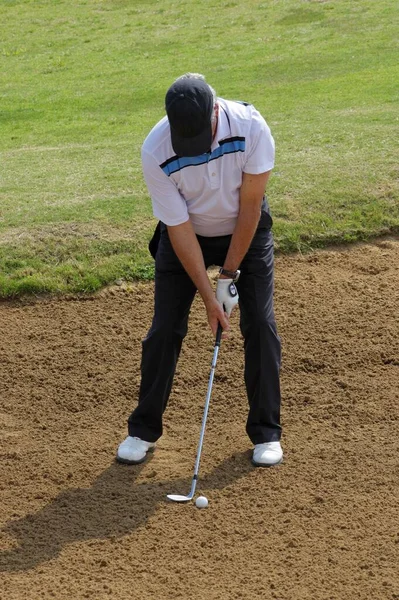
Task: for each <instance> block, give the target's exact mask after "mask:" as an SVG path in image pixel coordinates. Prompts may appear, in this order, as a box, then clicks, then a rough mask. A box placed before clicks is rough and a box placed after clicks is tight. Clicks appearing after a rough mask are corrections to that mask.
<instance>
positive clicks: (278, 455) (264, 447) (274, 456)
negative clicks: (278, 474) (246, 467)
mask: <svg viewBox="0 0 399 600" xmlns="http://www.w3.org/2000/svg"><path fill="white" fill-rule="evenodd" d="M282 460H283V449H282V448H281V444H280V442H265V443H264V444H256V445H255V448H254V452H253V455H252V463H253V464H254V465H255V466H256V467H272V466H273V465H278V464H280V463H281V462H282Z"/></svg>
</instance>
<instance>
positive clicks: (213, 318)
mask: <svg viewBox="0 0 399 600" xmlns="http://www.w3.org/2000/svg"><path fill="white" fill-rule="evenodd" d="M205 308H206V312H207V316H208V323H209V325H210V328H211V329H212V333H213V335H214V336H216V332H217V328H218V324H219V323H220V324H221V326H222V329H223V335H222V338H223V339H225V338H226V337H227V332H228V330H229V329H230V322H229V318H228V317H227V315H226V313H225V312H224V310H223V306H222V305H221V304H220V303H219V302H218V300H217V299H216V297H215V296H213V299H212V300H211V301H209V302H206V304H205Z"/></svg>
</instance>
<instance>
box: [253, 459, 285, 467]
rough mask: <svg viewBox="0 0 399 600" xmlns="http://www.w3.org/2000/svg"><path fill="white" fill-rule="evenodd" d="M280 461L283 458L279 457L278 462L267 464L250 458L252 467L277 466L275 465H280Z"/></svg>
mask: <svg viewBox="0 0 399 600" xmlns="http://www.w3.org/2000/svg"><path fill="white" fill-rule="evenodd" d="M282 462H283V459H282V458H281V459H280V460H279V461H278V462H275V463H270V464H269V465H267V464H264V463H257V462H255V461H254V460H253V459H251V463H252V464H253V465H254V467H264V468H268V467H277V465H281V463H282Z"/></svg>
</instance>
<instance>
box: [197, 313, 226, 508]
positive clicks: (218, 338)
mask: <svg viewBox="0 0 399 600" xmlns="http://www.w3.org/2000/svg"><path fill="white" fill-rule="evenodd" d="M222 331H223V330H222V326H221V325H220V323H219V324H218V328H217V332H216V340H215V349H214V352H213V359H212V366H211V374H210V377H209V382H208V392H207V395H206V401H205V408H204V416H203V417H202V425H201V434H200V439H199V442H198V449H197V458H196V460H195V467H194V477H193V481H192V484H191V491H190V496H191V497H193V496H194V492H195V487H196V485H197V480H198V471H199V466H200V461H201V452H202V444H203V441H204V436H205V427H206V420H207V417H208V410H209V401H210V399H211V393H212V386H213V378H214V375H215V368H216V362H217V358H218V353H219V347H220V341H221V339H222Z"/></svg>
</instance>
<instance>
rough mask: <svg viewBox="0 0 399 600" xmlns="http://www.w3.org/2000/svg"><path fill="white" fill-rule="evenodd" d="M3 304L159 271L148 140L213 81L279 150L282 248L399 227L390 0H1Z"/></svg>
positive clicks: (396, 14) (394, 16) (274, 202)
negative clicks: (197, 79) (168, 112)
mask: <svg viewBox="0 0 399 600" xmlns="http://www.w3.org/2000/svg"><path fill="white" fill-rule="evenodd" d="M0 20H1V23H2V27H1V29H2V35H1V37H0V296H1V297H7V296H14V295H18V294H24V293H42V292H52V293H56V292H62V293H65V292H77V291H94V290H96V289H99V288H100V287H101V286H103V285H106V284H108V283H111V282H113V281H115V280H116V279H119V278H126V279H137V278H151V277H152V275H153V263H152V259H151V257H150V256H149V254H148V252H147V249H146V246H147V242H148V239H149V237H150V234H151V230H152V228H153V227H154V219H153V217H152V212H151V203H150V200H149V198H148V195H147V191H146V188H145V185H144V182H143V178H142V174H141V165H140V146H141V144H142V141H143V139H144V137H145V136H146V134H147V133H148V131H149V130H150V128H151V127H152V126H153V125H154V124H155V123H156V121H157V120H158V119H159V118H161V117H162V116H163V114H164V109H163V99H164V94H165V91H166V89H167V87H168V86H169V85H170V84H171V83H172V81H173V80H174V79H175V78H176V77H177V76H179V75H180V74H182V73H184V72H186V71H197V72H202V73H204V74H205V75H206V76H207V79H208V81H209V82H210V83H211V84H212V85H213V86H214V87H215V89H216V91H217V92H218V93H219V94H220V95H221V96H223V97H226V98H232V99H242V100H247V101H250V102H253V103H254V104H255V105H256V106H257V108H259V110H260V111H261V112H262V113H263V115H264V116H265V117H266V119H267V121H268V123H269V124H270V126H271V128H272V132H273V135H274V137H275V139H276V147H277V160H276V167H275V171H274V174H273V177H272V178H271V180H270V184H269V189H268V192H269V200H270V204H271V207H272V211H273V215H274V221H275V227H274V232H275V238H276V244H277V247H278V249H279V250H280V251H284V252H285V251H292V250H299V249H302V250H303V249H308V248H312V247H316V246H322V245H325V244H327V243H334V242H341V241H353V240H358V239H367V238H369V237H371V236H375V235H378V234H381V233H387V232H391V233H392V232H398V231H399V200H398V164H399V160H398V153H397V140H398V138H399V131H398V123H399V121H398V112H397V103H398V99H399V98H398V86H397V81H398V80H399V68H398V61H397V55H398V47H397V46H398V44H397V39H398V36H397V27H398V21H399V9H398V7H397V3H395V2H393V1H392V0H381V1H380V2H378V3H376V2H371V0H357V1H356V0H334V1H332V0H330V1H328V0H327V1H325V2H319V1H317V0H313V1H309V0H302V1H300V0H279V1H277V0H275V1H273V0H270V1H268V2H265V1H263V2H259V1H255V0H246V2H238V1H237V2H235V1H226V2H220V3H216V4H215V3H211V2H206V1H205V0H199V1H198V2H195V3H194V2H191V0H183V1H179V2H172V3H171V2H169V1H168V2H166V0H157V1H155V0H145V1H144V0H143V1H141V2H139V3H138V2H133V1H132V0H80V1H79V0H70V1H68V2H67V1H65V0H3V1H2V2H1V4H0Z"/></svg>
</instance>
